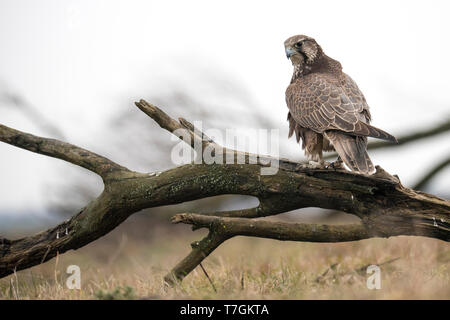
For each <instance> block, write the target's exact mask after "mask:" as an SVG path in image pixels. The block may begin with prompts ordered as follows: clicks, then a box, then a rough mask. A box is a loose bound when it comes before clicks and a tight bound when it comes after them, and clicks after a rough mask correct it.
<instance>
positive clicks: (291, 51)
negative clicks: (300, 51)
mask: <svg viewBox="0 0 450 320" xmlns="http://www.w3.org/2000/svg"><path fill="white" fill-rule="evenodd" d="M285 51H286V57H287V58H288V59H290V58H291V57H292V56H293V55H294V54H296V53H297V51H295V50H294V49H292V48H291V47H288V48H285Z"/></svg>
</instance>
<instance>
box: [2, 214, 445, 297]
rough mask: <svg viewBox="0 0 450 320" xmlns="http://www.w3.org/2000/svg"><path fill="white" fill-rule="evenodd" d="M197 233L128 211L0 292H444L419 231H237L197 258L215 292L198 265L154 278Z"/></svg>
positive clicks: (431, 245)
mask: <svg viewBox="0 0 450 320" xmlns="http://www.w3.org/2000/svg"><path fill="white" fill-rule="evenodd" d="M204 233H205V230H199V231H196V232H191V231H190V230H189V227H187V226H169V225H168V224H167V225H161V224H159V226H158V227H154V226H153V227H152V226H151V225H150V226H146V227H144V226H143V224H142V223H140V222H139V219H134V218H131V219H129V221H126V222H125V223H124V224H123V225H122V226H120V227H119V228H117V229H116V230H114V231H113V232H112V233H111V234H109V235H107V236H106V237H104V238H102V239H100V240H98V241H96V242H94V243H92V244H90V245H88V246H87V247H85V248H82V249H80V250H78V251H71V252H67V253H66V254H63V255H61V256H59V257H58V258H57V259H53V260H51V261H49V262H47V263H45V264H43V265H40V266H37V267H34V268H32V269H28V270H24V271H21V272H18V273H17V274H14V275H12V276H9V277H6V278H3V279H0V299H112V298H114V299H185V298H186V299H450V249H449V247H448V244H447V243H445V242H442V241H438V240H433V239H427V238H420V237H397V238H391V239H371V240H364V241H359V242H351V243H339V244H323V243H322V244H320V243H318V244H315V243H297V242H281V241H274V240H266V239H255V238H244V237H239V238H234V239H231V240H229V241H228V242H226V243H225V244H223V245H222V246H221V247H219V249H217V250H216V251H215V252H214V253H213V254H212V255H211V256H210V257H208V258H207V259H206V260H205V261H204V263H203V266H204V267H205V269H206V270H207V272H208V273H209V275H210V277H211V279H212V281H213V283H214V285H215V287H216V290H217V292H215V291H214V289H213V287H212V286H211V284H210V283H209V281H208V279H207V278H206V277H205V275H204V274H203V272H202V270H201V269H199V268H197V269H196V270H194V272H192V273H191V274H190V275H189V276H188V277H187V278H186V279H185V280H184V281H183V283H182V284H181V285H179V286H177V287H175V288H171V287H167V286H166V285H164V282H163V280H162V278H163V276H164V275H165V274H166V272H167V271H168V270H170V268H171V267H172V266H174V264H175V263H176V262H177V261H178V260H180V259H181V258H183V257H184V256H185V255H186V254H187V253H188V252H189V249H190V247H189V243H191V242H192V241H194V240H198V239H199V238H200V237H201V236H202V235H203V234H204ZM394 259H396V260H394ZM385 262H387V263H385ZM383 263H384V264H383ZM71 264H75V265H78V266H79V267H80V269H81V290H70V289H67V288H66V285H65V282H66V279H67V277H68V275H67V274H66V268H67V266H69V265H71ZM371 264H377V265H379V266H380V268H381V279H382V280H381V289H380V290H369V289H368V288H367V286H366V280H367V277H368V275H367V274H366V268H367V266H368V265H371Z"/></svg>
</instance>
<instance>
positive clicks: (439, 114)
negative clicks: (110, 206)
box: [0, 0, 450, 214]
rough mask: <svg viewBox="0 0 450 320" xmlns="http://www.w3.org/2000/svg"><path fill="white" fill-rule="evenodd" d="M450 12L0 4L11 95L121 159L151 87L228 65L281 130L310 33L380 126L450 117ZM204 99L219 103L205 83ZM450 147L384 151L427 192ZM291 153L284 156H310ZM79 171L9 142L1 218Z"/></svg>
mask: <svg viewBox="0 0 450 320" xmlns="http://www.w3.org/2000/svg"><path fill="white" fill-rule="evenodd" d="M448 3H449V2H448V1H392V0H391V1H372V2H370V3H369V2H368V1H300V0H296V1H276V2H275V1H272V2H265V1H226V2H225V1H223V2H217V1H158V2H157V1H130V0H126V1H112V0H107V1H106V0H105V1H99V0H84V1H81V0H76V1H74V0H72V1H69V0H64V1H62V0H53V1H49V0H40V1H35V0H29V1H24V0H1V1H0V44H1V46H0V48H1V50H0V90H8V91H12V92H15V93H18V94H21V95H23V97H24V98H25V99H26V100H27V101H28V102H29V103H31V104H32V105H33V106H36V107H38V108H39V112H40V114H41V115H42V116H43V117H45V118H46V119H47V120H48V121H50V122H51V123H54V124H56V125H57V126H58V127H61V128H63V129H64V134H65V139H66V140H68V141H69V142H71V143H75V144H77V145H80V146H83V147H87V148H90V149H91V150H93V151H96V152H99V153H103V154H106V155H108V145H107V144H106V143H105V141H104V139H102V130H107V128H106V127H103V126H104V123H105V119H110V118H111V116H112V115H114V114H115V113H116V112H118V110H119V109H120V110H123V107H129V108H130V110H132V108H133V107H132V101H134V100H136V99H139V98H142V97H144V98H145V97H148V96H151V95H152V94H153V93H152V92H143V90H144V89H143V88H145V90H148V88H153V90H154V91H155V92H159V91H166V92H167V91H170V88H168V85H169V84H170V82H171V79H172V78H177V79H178V80H179V81H186V82H193V83H195V81H196V76H197V74H196V71H197V70H199V69H202V70H208V71H210V72H211V73H214V72H215V70H216V68H217V70H219V69H220V73H219V72H218V74H223V72H225V73H226V74H228V75H230V76H231V77H233V78H236V79H239V81H240V83H241V84H242V86H245V87H246V90H249V92H250V93H251V95H252V96H253V97H254V98H255V99H256V100H257V102H258V104H259V108H260V110H261V112H264V113H267V114H269V115H270V117H272V118H273V119H274V123H278V124H279V127H280V128H282V127H286V126H287V122H286V113H287V109H286V105H285V101H284V92H285V89H286V86H287V85H288V83H289V80H290V77H291V72H292V70H291V69H292V66H291V65H290V63H289V61H288V60H286V56H285V53H284V48H283V42H284V40H285V39H286V38H287V37H289V36H291V35H294V34H298V33H302V34H307V35H309V36H312V37H314V38H316V40H317V41H318V42H319V43H320V44H321V46H322V48H323V49H324V51H325V52H326V53H327V54H328V55H329V56H331V57H333V58H335V59H337V60H339V61H340V62H341V63H342V65H343V67H344V71H345V72H347V73H348V74H350V75H351V77H352V78H353V79H354V80H355V81H356V82H357V83H358V85H359V87H360V88H361V90H362V91H363V93H364V94H365V96H366V98H367V100H368V102H369V105H370V106H371V110H372V116H373V124H374V125H375V126H377V127H381V128H383V129H385V130H387V131H389V132H391V133H393V134H395V135H401V133H403V132H406V131H410V130H415V129H419V128H426V127H428V126H431V125H433V124H435V123H437V122H438V121H441V120H444V119H445V118H448V117H449V116H450V111H449V106H450V95H449V92H450V84H449V81H448V79H449V74H450V59H449V57H450V44H449V39H450V36H449V34H450V19H449V18H448V13H449V12H450V10H449V4H448ZM210 69H211V70H210ZM180 70H181V71H180ZM193 94H195V95H204V97H208V98H211V99H213V98H214V97H209V96H208V92H202V90H201V88H199V89H198V90H196V91H195V92H193ZM216 98H217V97H216ZM217 99H220V97H219V98H217ZM118 101H128V106H120V104H119V103H118ZM162 107H164V106H162ZM13 108H14V106H12V105H7V104H5V103H4V102H1V101H0V123H2V124H5V125H8V126H11V127H14V128H16V129H20V130H24V131H27V132H31V133H34V134H42V135H48V133H47V132H43V129H42V128H40V127H38V126H36V125H35V124H33V123H32V122H31V121H30V120H28V119H27V118H26V117H24V115H23V113H21V112H19V111H17V110H14V109H13ZM166 111H167V112H168V113H170V110H167V109H166ZM173 116H179V115H177V114H175V115H173ZM183 116H186V117H188V116H189V110H185V114H184V115H183ZM191 120H200V119H191ZM249 125H250V124H249ZM123 134H126V132H124V133H123ZM285 138H286V137H284V136H283V137H281V139H285ZM449 138H450V136H449V134H446V135H443V136H440V137H439V138H437V139H435V140H433V142H424V143H420V144H416V145H411V146H405V147H402V148H398V150H396V151H395V152H394V151H392V150H390V151H389V152H373V153H371V156H372V159H373V161H374V162H375V163H376V164H381V165H382V166H383V167H384V168H385V169H386V170H388V171H389V172H391V173H393V174H399V176H400V177H401V179H402V181H403V182H404V183H405V184H409V183H414V181H416V180H417V179H418V178H419V177H420V175H421V173H422V172H423V170H424V168H430V167H432V166H433V164H435V163H437V162H438V161H439V160H440V159H442V158H443V157H444V156H446V155H448V154H449V152H450V148H449V147H450V141H449ZM290 146H291V147H292V150H280V152H281V154H282V155H289V156H291V155H292V154H296V153H297V152H298V153H299V154H301V152H300V151H299V150H298V149H296V148H298V147H297V146H296V145H295V144H294V143H292V144H290ZM75 170H79V169H77V168H74V167H73V166H71V165H68V164H64V163H62V162H61V161H58V160H54V159H49V158H46V157H44V156H41V155H36V154H33V153H31V152H28V151H22V150H19V149H17V148H14V147H12V146H9V145H6V144H3V143H0V214H1V213H2V212H7V211H21V212H25V213H26V212H27V211H40V210H43V208H45V205H46V201H45V197H46V190H47V187H48V186H49V185H57V184H58V183H59V182H60V181H61V180H64V179H70V175H71V172H75ZM61 172H67V174H64V175H63V176H61ZM449 178H450V172H449V170H447V171H446V174H445V175H443V176H441V178H438V179H436V183H435V185H434V187H433V188H434V189H435V190H443V189H445V188H447V189H448V188H449V187H450V183H449V182H448V179H449ZM93 181H94V182H90V183H98V181H97V180H95V178H93ZM25 213H24V214H25Z"/></svg>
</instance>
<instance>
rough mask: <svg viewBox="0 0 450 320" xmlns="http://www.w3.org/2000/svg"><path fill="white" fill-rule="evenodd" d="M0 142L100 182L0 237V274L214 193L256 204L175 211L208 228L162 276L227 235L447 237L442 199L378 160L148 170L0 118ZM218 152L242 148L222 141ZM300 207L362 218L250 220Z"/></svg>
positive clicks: (164, 122)
mask: <svg viewBox="0 0 450 320" xmlns="http://www.w3.org/2000/svg"><path fill="white" fill-rule="evenodd" d="M136 104H137V106H138V107H139V108H140V109H141V110H142V111H144V112H145V113H146V114H147V115H149V116H150V117H152V118H153V119H154V120H155V121H156V122H157V123H158V124H159V125H160V126H161V127H162V128H164V129H166V130H169V131H170V132H173V131H175V130H177V129H184V130H189V134H190V135H191V137H193V139H192V141H191V143H192V144H193V143H194V142H193V141H197V142H201V144H202V145H203V146H204V147H205V146H208V145H212V144H214V145H215V146H217V145H216V144H215V142H214V141H212V140H211V139H209V138H208V137H206V136H205V135H203V134H202V133H201V132H196V131H197V130H195V128H193V126H192V124H190V123H189V122H188V121H186V120H184V119H180V121H176V120H173V119H172V118H170V117H169V116H168V115H167V114H165V113H164V112H162V111H161V110H160V109H158V108H156V107H154V106H152V105H150V104H148V103H147V102H145V101H143V100H141V101H140V102H139V103H136ZM196 139H197V140H196ZM0 141H3V142H6V143H9V144H11V145H14V146H17V147H21V148H24V149H27V150H30V151H33V152H36V153H41V154H44V155H48V156H51V157H55V158H59V159H62V160H65V161H68V162H71V163H73V164H76V165H79V166H81V167H84V168H86V169H88V170H91V171H93V172H95V173H97V174H98V175H100V176H101V177H102V178H103V181H104V186H105V187H104V190H103V192H102V194H101V195H100V196H99V197H98V198H97V199H95V200H94V201H92V202H91V203H89V204H88V205H87V206H86V207H85V208H83V209H81V210H80V212H78V213H77V214H76V215H74V216H73V217H72V218H71V219H70V220H68V221H66V222H63V223H62V224H60V225H58V226H56V227H54V228H51V229H49V230H47V231H44V232H41V233H39V234H36V235H33V236H29V237H25V238H22V239H17V240H9V239H3V238H0V277H4V276H7V275H8V274H11V273H13V272H14V270H17V271H18V270H22V269H26V268H29V267H32V266H34V265H37V264H40V263H43V262H45V261H47V260H49V259H51V258H53V257H55V256H56V254H57V253H59V254H61V253H63V252H65V251H67V250H71V249H77V248H80V247H82V246H84V245H86V244H88V243H90V242H92V241H94V240H95V239H98V238H100V237H101V236H103V235H105V234H106V233H108V232H109V231H111V230H112V229H114V228H115V227H116V226H118V225H119V224H120V223H122V222H123V221H124V220H125V219H126V218H128V217H129V216H130V215H131V214H133V213H135V212H138V211H140V210H142V209H145V208H151V207H157V206H162V205H170V204H176V203H181V202H185V201H191V200H196V199H201V198H206V197H211V196H216V195H223V194H242V195H250V196H255V197H257V198H258V199H259V201H260V203H259V205H258V207H256V208H249V209H243V210H236V211H229V212H215V213H209V214H205V215H204V216H199V215H195V214H191V215H182V216H177V218H176V219H177V220H176V221H180V222H188V223H192V224H194V226H196V227H208V228H209V229H210V232H209V235H208V236H207V237H206V238H205V239H203V240H202V241H200V242H198V243H195V244H194V245H193V250H192V252H191V254H190V255H189V256H188V257H186V258H185V259H184V260H183V261H182V262H180V263H179V264H178V265H177V266H176V267H175V268H174V269H173V270H172V271H171V272H170V273H169V275H167V277H166V280H168V282H171V283H173V282H176V281H179V280H181V279H183V277H184V276H186V275H187V274H188V273H189V272H190V271H192V270H193V268H195V267H196V266H197V265H198V264H199V263H200V262H201V261H202V260H203V259H204V258H205V257H206V256H207V255H208V254H210V253H211V252H212V251H213V250H214V249H215V248H217V246H219V245H220V244H221V243H222V242H223V241H225V240H227V239H229V238H230V237H233V236H235V235H246V236H257V237H268V238H274V239H283V240H297V241H319V242H323V241H326V242H333V241H354V240H359V239H365V238H368V237H389V236H396V235H418V236H426V237H432V238H436V239H441V240H444V241H449V240H450V224H449V215H450V203H449V202H448V201H445V200H442V199H439V198H437V197H435V196H433V195H429V194H426V193H422V192H417V191H414V190H411V189H408V188H405V187H403V186H402V185H401V183H400V181H399V180H398V179H397V178H396V177H393V176H391V175H389V174H388V173H386V172H384V171H383V170H382V169H381V168H380V167H378V168H377V172H376V173H375V174H373V175H370V176H368V175H361V174H355V173H352V172H348V171H341V170H337V171H335V170H332V169H315V168H312V167H310V166H308V165H305V164H300V163H295V162H290V161H288V160H283V159H280V160H279V171H278V173H277V174H275V175H261V173H260V172H261V168H262V167H263V165H261V164H223V165H219V164H213V165H206V164H188V165H184V166H180V167H177V168H174V169H170V170H167V171H164V172H162V173H157V174H155V173H150V174H148V173H138V172H133V171H131V170H129V169H127V168H125V167H122V166H120V165H118V164H116V163H114V162H112V161H110V160H109V159H106V158H104V157H102V156H99V155H97V154H95V153H92V152H90V151H87V150H84V149H81V148H79V147H76V146H73V145H70V144H68V143H64V142H61V141H57V140H53V139H46V138H40V137H36V136H33V135H30V134H27V133H23V132H20V131H17V130H14V129H11V128H8V127H5V126H0ZM222 152H224V153H227V154H228V153H233V154H234V155H237V154H243V153H241V152H235V151H234V150H227V149H225V148H223V149H222ZM245 155H246V156H247V157H248V156H250V155H248V154H245ZM261 158H268V157H266V156H261ZM305 207H320V208H327V209H336V210H341V211H344V212H347V213H351V214H354V215H356V216H358V217H360V218H361V225H350V226H339V227H337V226H334V227H332V226H318V225H307V224H293V225H289V226H288V224H281V223H273V222H265V221H259V220H258V221H256V220H254V219H253V218H259V217H264V216H269V215H276V214H279V213H282V212H288V211H291V210H294V209H298V208H305ZM225 217H228V218H225ZM208 219H209V220H208ZM221 226H222V227H223V226H226V228H230V229H229V230H230V231H226V232H224V231H223V230H222V229H223V228H221Z"/></svg>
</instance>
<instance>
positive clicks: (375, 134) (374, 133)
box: [349, 121, 398, 143]
mask: <svg viewBox="0 0 450 320" xmlns="http://www.w3.org/2000/svg"><path fill="white" fill-rule="evenodd" d="M349 134H357V135H362V136H368V137H372V138H377V139H382V140H387V141H391V142H394V143H398V141H397V139H396V138H395V137H394V136H393V135H391V134H389V133H387V132H386V131H383V130H381V129H378V128H377V127H374V126H372V125H370V124H367V123H364V122H362V121H360V122H358V123H357V124H356V126H355V129H354V131H353V132H349Z"/></svg>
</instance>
